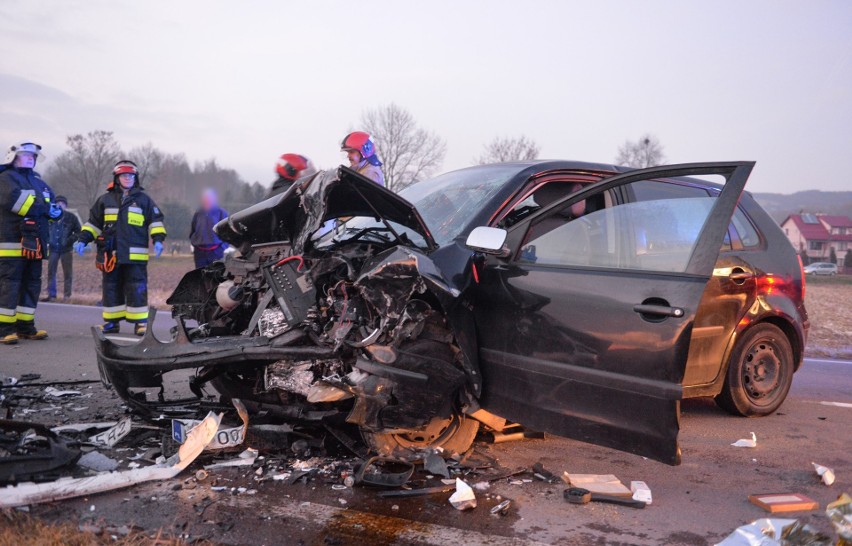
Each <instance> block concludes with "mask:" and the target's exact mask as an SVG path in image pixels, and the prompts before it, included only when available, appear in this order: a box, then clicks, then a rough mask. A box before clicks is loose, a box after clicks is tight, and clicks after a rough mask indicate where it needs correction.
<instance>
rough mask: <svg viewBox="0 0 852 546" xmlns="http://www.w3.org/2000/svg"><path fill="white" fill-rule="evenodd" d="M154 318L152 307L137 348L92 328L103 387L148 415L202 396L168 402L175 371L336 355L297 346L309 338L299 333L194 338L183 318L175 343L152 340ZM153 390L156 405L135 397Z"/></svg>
mask: <svg viewBox="0 0 852 546" xmlns="http://www.w3.org/2000/svg"><path fill="white" fill-rule="evenodd" d="M155 319H156V310H155V309H151V313H150V318H149V323H150V324H149V327H148V330H147V332H146V334H145V336H144V337H143V338H142V340H141V341H140V342H139V343H136V344H133V345H119V344H117V343H114V342H113V341H112V340H110V339H108V338H107V337H106V336H105V335H104V333H103V332H102V331H101V330H100V329H99V328H97V327H94V328H92V334H93V335H94V338H95V351H96V353H97V360H98V371H99V372H100V376H101V381H102V382H103V383H104V385H105V386H107V387H112V388H113V389H115V391H116V393H117V394H118V395H119V396H120V397H121V398H122V399H123V400H124V401H126V402H127V403H128V404H130V405H131V406H132V407H135V408H137V409H140V410H145V411H146V412H151V411H155V410H156V409H162V408H164V407H168V406H175V405H186V404H187V403H190V402H198V401H199V398H200V396H199V395H200V392H195V394H196V395H197V397H196V398H193V399H183V400H177V401H171V402H167V401H166V400H165V397H164V389H163V375H164V374H165V373H168V372H171V371H175V370H182V369H193V368H207V369H211V368H212V369H213V370H216V369H218V368H221V367H228V366H237V365H240V364H244V363H252V362H255V363H256V362H265V363H270V362H275V361H278V360H283V359H290V360H310V359H323V358H332V357H333V356H334V351H333V349H331V348H325V347H319V346H315V345H303V344H299V343H300V342H302V341H303V340H304V339H305V336H304V333H303V332H302V331H301V330H291V331H289V332H286V333H284V334H282V335H280V336H277V337H275V338H272V339H270V338H267V337H264V336H255V337H248V336H237V335H235V336H221V337H214V338H205V339H201V340H191V339H190V337H189V335H188V333H187V331H186V327H185V325H184V324H183V322H182V321H181V320H178V321H177V331H176V333H175V335H174V339H172V340H171V341H168V342H163V341H160V340H158V339H157V338H156V337H155V336H154V333H153V331H154V328H153V324H154V321H155ZM206 379H209V377H208V378H206ZM190 386H191V387H192V384H191V385H190ZM150 388H158V389H160V395H159V397H158V401H157V402H152V401H148V400H146V399H145V398H144V397H143V396H144V393H141V394H138V393H133V392H132V391H131V390H130V389H150Z"/></svg>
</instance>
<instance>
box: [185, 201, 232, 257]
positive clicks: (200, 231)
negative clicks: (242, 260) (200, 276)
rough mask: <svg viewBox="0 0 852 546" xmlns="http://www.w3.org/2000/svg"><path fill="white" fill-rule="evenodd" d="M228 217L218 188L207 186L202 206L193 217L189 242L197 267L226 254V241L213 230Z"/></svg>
mask: <svg viewBox="0 0 852 546" xmlns="http://www.w3.org/2000/svg"><path fill="white" fill-rule="evenodd" d="M227 217H228V211H226V210H225V209H223V208H222V207H220V206H219V199H218V197H217V196H216V190H214V189H212V188H207V189H205V190H204V191H203V192H201V207H200V208H199V209H198V210H197V211H195V214H194V215H193V217H192V229H191V231H190V232H189V242H190V243H191V244H192V255H193V257H194V258H195V268H196V269H198V268H199V267H206V266H208V265H210V264H212V263H213V262H215V261H216V260H221V259H222V256H224V255H225V248H226V247H225V243H224V242H222V239H220V238H219V236H218V235H216V232H214V231H213V226H215V225H216V224H218V223H219V222H221V221H222V220H224V219H225V218H227Z"/></svg>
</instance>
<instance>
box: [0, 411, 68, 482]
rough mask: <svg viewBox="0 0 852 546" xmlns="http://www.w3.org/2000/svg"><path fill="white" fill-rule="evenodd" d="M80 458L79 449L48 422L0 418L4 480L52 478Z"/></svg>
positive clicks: (0, 475) (0, 467) (0, 461)
mask: <svg viewBox="0 0 852 546" xmlns="http://www.w3.org/2000/svg"><path fill="white" fill-rule="evenodd" d="M79 458H80V451H79V450H77V449H73V448H72V447H70V445H69V442H68V441H67V440H66V439H65V438H62V437H61V436H59V435H58V434H56V433H55V432H53V431H52V430H50V429H49V428H47V427H46V426H44V425H40V424H37V423H28V422H25V421H11V420H7V419H3V420H0V484H3V483H14V482H20V481H26V480H38V479H52V478H54V477H56V476H55V475H54V474H52V473H53V472H55V471H58V470H59V469H62V468H66V467H68V466H71V465H73V464H74V463H75V462H77V459H79Z"/></svg>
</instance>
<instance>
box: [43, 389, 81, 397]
mask: <svg viewBox="0 0 852 546" xmlns="http://www.w3.org/2000/svg"><path fill="white" fill-rule="evenodd" d="M44 394H46V395H47V396H49V397H51V398H66V397H68V396H80V395H81V394H82V393H81V392H80V391H61V390H59V389H57V388H55V387H47V388H46V389H44Z"/></svg>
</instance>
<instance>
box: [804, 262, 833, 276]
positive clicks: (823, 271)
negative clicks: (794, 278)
mask: <svg viewBox="0 0 852 546" xmlns="http://www.w3.org/2000/svg"><path fill="white" fill-rule="evenodd" d="M804 271H805V275H829V276H834V275H837V264H833V263H829V262H816V263H812V264H810V265H807V266H805V270H804Z"/></svg>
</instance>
